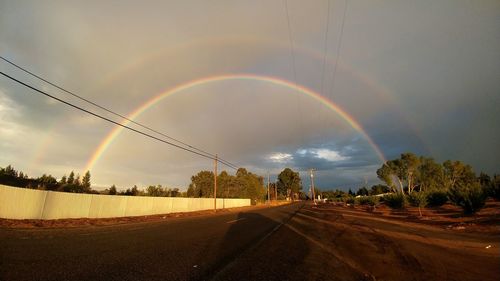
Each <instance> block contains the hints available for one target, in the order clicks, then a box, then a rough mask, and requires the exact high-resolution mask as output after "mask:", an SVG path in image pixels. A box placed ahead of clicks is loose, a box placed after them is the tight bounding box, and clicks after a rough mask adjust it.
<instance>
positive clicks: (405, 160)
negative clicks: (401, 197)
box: [399, 152, 420, 194]
mask: <svg viewBox="0 0 500 281" xmlns="http://www.w3.org/2000/svg"><path fill="white" fill-rule="evenodd" d="M399 163H400V164H401V168H400V170H401V172H402V177H401V180H403V181H405V182H406V186H407V187H408V194H411V193H412V192H413V189H415V185H416V183H415V178H416V177H417V173H418V166H419V165H420V159H419V158H418V157H417V156H416V155H415V154H413V153H409V152H407V153H403V154H401V161H400V162H399Z"/></svg>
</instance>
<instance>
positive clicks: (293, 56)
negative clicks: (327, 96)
mask: <svg viewBox="0 0 500 281" xmlns="http://www.w3.org/2000/svg"><path fill="white" fill-rule="evenodd" d="M284 2H285V12H286V23H287V28H288V40H289V43H290V52H291V56H292V69H293V80H294V81H293V82H294V83H295V84H297V85H298V81H297V67H296V63H295V49H294V46H293V39H292V27H291V24H290V14H289V13H288V0H284ZM296 100H297V111H298V113H299V114H298V117H299V121H298V122H297V123H298V125H299V134H300V136H301V138H302V142H304V136H303V135H302V110H301V108H300V96H299V95H297V99H296Z"/></svg>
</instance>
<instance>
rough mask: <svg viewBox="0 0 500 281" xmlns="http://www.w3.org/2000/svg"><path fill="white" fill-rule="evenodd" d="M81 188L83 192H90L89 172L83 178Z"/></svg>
mask: <svg viewBox="0 0 500 281" xmlns="http://www.w3.org/2000/svg"><path fill="white" fill-rule="evenodd" d="M82 187H83V190H84V191H85V192H90V171H87V172H86V173H85V175H84V176H83V178H82Z"/></svg>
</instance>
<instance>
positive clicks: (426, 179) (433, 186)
mask: <svg viewBox="0 0 500 281" xmlns="http://www.w3.org/2000/svg"><path fill="white" fill-rule="evenodd" d="M418 171H419V172H418V176H417V181H418V183H419V185H420V190H421V191H429V190H438V189H443V188H444V172H443V166H442V165H440V164H439V163H436V162H435V161H434V159H432V158H427V157H420V166H419V167H418Z"/></svg>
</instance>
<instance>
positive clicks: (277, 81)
mask: <svg viewBox="0 0 500 281" xmlns="http://www.w3.org/2000/svg"><path fill="white" fill-rule="evenodd" d="M228 80H250V81H260V82H267V83H272V84H274V85H278V86H282V87H286V88H289V89H293V90H295V91H297V92H299V93H302V94H305V95H306V96H308V97H310V98H313V99H314V100H316V101H318V102H320V103H321V104H323V105H325V106H326V107H327V108H329V109H331V110H332V111H334V112H335V113H336V114H338V115H339V116H340V117H341V118H342V119H343V120H345V121H346V122H347V123H348V124H349V125H350V126H351V127H352V128H353V129H354V130H356V131H357V132H358V133H360V134H361V135H362V136H363V137H364V138H365V139H366V141H367V142H368V143H369V144H370V145H371V147H372V148H373V150H374V151H375V153H376V154H377V156H378V157H379V159H380V160H381V161H382V163H384V162H386V159H385V157H384V154H383V153H382V151H381V150H380V148H379V147H378V146H377V144H376V143H375V142H374V141H373V139H372V138H371V137H370V136H369V135H368V134H367V133H366V131H365V130H364V129H363V127H362V126H361V125H360V124H359V122H357V121H356V120H355V119H354V117H352V116H351V115H349V113H347V112H346V111H345V110H343V109H342V108H340V107H339V106H338V105H337V104H335V103H333V102H332V101H330V100H329V99H327V98H325V97H323V96H322V95H320V94H318V93H316V92H314V91H313V90H311V89H308V88H306V87H304V86H301V85H297V84H295V83H293V82H290V81H287V80H284V79H281V78H276V77H272V76H262V75H256V74H225V75H217V76H209V77H204V78H200V79H195V80H191V81H188V82H186V83H183V84H179V85H177V86H175V87H173V88H171V89H168V90H166V91H164V92H162V93H160V94H158V95H156V96H154V97H152V98H151V99H149V100H148V101H146V102H145V103H143V104H142V105H141V106H139V107H137V108H136V109H135V110H133V111H132V112H131V113H130V114H129V115H128V116H127V118H128V119H131V120H134V119H135V118H137V117H138V116H139V115H141V114H142V113H144V112H145V111H146V110H148V109H149V108H151V107H152V106H153V105H155V104H156V103H158V102H160V101H161V100H163V99H164V98H166V97H169V96H171V95H174V94H177V93H180V92H182V91H184V90H187V89H190V88H194V87H197V86H200V85H204V84H209V83H216V82H221V81H228ZM129 123H130V121H127V120H124V121H123V122H122V124H123V125H127V124H129ZM123 129H124V128H123V127H121V126H116V127H115V128H114V129H113V130H111V132H110V133H109V134H108V135H107V136H106V137H105V138H104V139H103V140H102V141H101V143H100V144H99V146H98V147H97V149H96V150H95V151H94V153H92V155H91V157H90V158H89V160H88V161H87V164H86V167H85V169H84V171H90V170H92V168H93V167H94V165H95V164H96V163H97V161H98V160H99V159H100V158H101V157H102V155H103V154H104V152H105V151H106V150H107V149H108V148H109V146H110V145H111V144H112V143H113V141H114V139H116V137H118V135H119V134H120V133H121V132H122V131H123Z"/></svg>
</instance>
